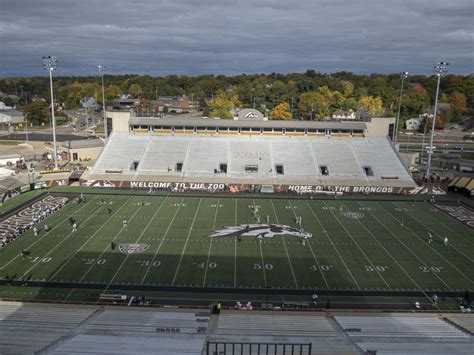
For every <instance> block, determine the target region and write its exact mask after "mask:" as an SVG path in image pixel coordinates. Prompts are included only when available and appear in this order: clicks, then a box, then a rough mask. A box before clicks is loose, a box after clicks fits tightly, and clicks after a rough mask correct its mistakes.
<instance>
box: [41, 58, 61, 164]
mask: <svg viewBox="0 0 474 355" xmlns="http://www.w3.org/2000/svg"><path fill="white" fill-rule="evenodd" d="M56 62H57V59H56V57H51V56H48V57H43V67H44V69H45V70H47V71H48V72H49V87H50V89H51V122H52V124H53V146H54V168H55V169H57V168H58V148H57V144H56V120H55V118H54V96H53V71H55V70H56Z"/></svg>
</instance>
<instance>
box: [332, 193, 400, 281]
mask: <svg viewBox="0 0 474 355" xmlns="http://www.w3.org/2000/svg"><path fill="white" fill-rule="evenodd" d="M323 202H324V204H325V205H326V206H327V204H326V202H325V201H323ZM328 207H329V206H328ZM329 211H330V212H331V214H332V215H333V216H334V218H335V219H336V221H337V222H338V223H339V224H340V225H341V227H342V228H343V229H344V231H345V232H346V233H347V235H348V236H349V238H351V239H352V241H353V242H354V244H355V245H356V246H357V248H358V249H359V251H360V252H361V253H362V255H364V257H365V258H366V259H367V261H368V262H369V263H370V266H372V267H373V268H374V270H375V272H376V273H377V275H379V277H380V278H381V279H382V281H383V282H384V283H385V285H387V287H388V288H389V289H390V290H391V289H392V288H391V287H390V285H389V284H388V283H387V281H385V279H384V278H383V276H382V275H381V274H380V272H379V271H378V270H377V268H376V267H375V265H374V264H373V263H372V261H371V260H370V259H369V257H368V256H367V254H365V252H364V251H363V250H362V248H361V247H360V245H359V243H357V242H356V241H355V239H354V238H353V237H352V234H351V233H350V232H349V231H348V230H347V228H346V226H345V225H344V223H342V222H341V221H340V220H339V218H337V216H336V214H335V213H334V212H333V211H332V210H331V209H329Z"/></svg>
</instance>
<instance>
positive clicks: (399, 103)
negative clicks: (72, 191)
mask: <svg viewBox="0 0 474 355" xmlns="http://www.w3.org/2000/svg"><path fill="white" fill-rule="evenodd" d="M400 77H401V78H402V84H401V85H400V101H399V102H398V114H397V119H396V120H395V127H394V130H393V136H392V142H393V144H396V143H397V137H398V125H399V122H400V111H401V109H402V95H403V82H404V80H405V79H406V78H408V72H407V71H404V72H403V73H401V74H400Z"/></svg>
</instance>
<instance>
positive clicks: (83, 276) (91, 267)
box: [79, 197, 141, 282]
mask: <svg viewBox="0 0 474 355" xmlns="http://www.w3.org/2000/svg"><path fill="white" fill-rule="evenodd" d="M130 198H131V197H130ZM123 206H125V204H123V205H122V206H121V207H120V208H122V207H123ZM140 210H141V207H139V208H138V209H137V210H136V211H135V212H134V213H133V214H132V216H131V217H130V218H129V219H128V221H129V222H130V221H131V220H132V219H133V218H134V217H135V216H136V215H137V213H138V212H139V211H140ZM102 227H103V226H102ZM102 227H100V228H99V229H102ZM124 230H125V229H124V227H122V229H120V231H119V232H118V233H117V234H116V235H115V237H114V238H113V239H112V240H111V242H113V241H114V240H115V239H117V237H118V236H119V235H120V234H122V232H123V231H124ZM97 232H98V231H97ZM97 232H96V233H94V234H97ZM89 240H91V238H89V239H88V240H87V241H86V242H85V243H84V245H85V244H86V243H87V242H89ZM84 245H83V246H82V247H81V249H82V248H83V247H84ZM108 248H109V246H108V245H107V246H106V247H105V248H104V250H103V251H102V253H100V255H99V256H98V257H97V258H95V260H96V261H97V260H99V259H101V258H102V255H104V253H105V252H106V251H107V249H108ZM94 266H96V263H95V261H94V262H93V263H92V265H91V266H90V267H89V269H88V270H87V271H86V272H85V273H84V275H82V277H81V279H80V280H79V282H82V281H83V280H84V278H85V277H86V276H87V275H88V274H89V272H90V271H91V270H92V269H93V268H94Z"/></svg>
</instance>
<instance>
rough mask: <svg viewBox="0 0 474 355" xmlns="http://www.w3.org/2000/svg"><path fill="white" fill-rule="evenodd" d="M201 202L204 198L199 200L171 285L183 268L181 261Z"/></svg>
mask: <svg viewBox="0 0 474 355" xmlns="http://www.w3.org/2000/svg"><path fill="white" fill-rule="evenodd" d="M201 201H202V197H201V198H200V199H199V203H198V206H197V208H196V213H195V214H194V218H193V222H192V223H191V227H189V232H188V236H187V238H186V242H185V243H184V247H183V251H182V252H181V256H180V258H179V262H178V267H177V268H176V272H175V274H174V277H173V282H172V283H171V285H174V282H175V281H176V276H178V271H179V268H180V266H181V261H182V260H183V256H184V251H185V250H186V246H187V245H188V240H189V236H190V235H191V232H192V230H193V226H194V222H195V221H196V217H197V214H198V212H199V206H201Z"/></svg>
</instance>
